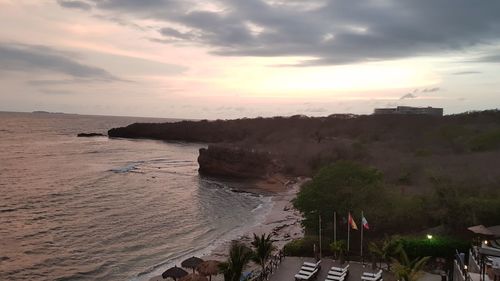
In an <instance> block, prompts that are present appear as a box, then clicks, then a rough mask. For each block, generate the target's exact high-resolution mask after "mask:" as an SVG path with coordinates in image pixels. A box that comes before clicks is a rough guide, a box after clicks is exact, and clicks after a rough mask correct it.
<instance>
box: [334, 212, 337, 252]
mask: <svg viewBox="0 0 500 281" xmlns="http://www.w3.org/2000/svg"><path fill="white" fill-rule="evenodd" d="M333 242H334V243H335V244H337V212H335V211H333Z"/></svg>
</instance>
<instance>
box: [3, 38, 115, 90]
mask: <svg viewBox="0 0 500 281" xmlns="http://www.w3.org/2000/svg"><path fill="white" fill-rule="evenodd" d="M74 57H75V55H74V54H72V53H68V52H64V51H59V50H56V49H52V48H49V47H46V46H37V45H25V44H7V43H0V68H1V70H3V71H14V72H38V71H44V72H45V71H49V72H53V73H59V74H65V75H68V76H70V77H72V78H75V79H80V80H82V79H84V80H100V81H116V80H119V79H118V78H117V77H115V76H113V75H112V74H111V73H109V72H107V71H106V70H104V69H102V68H98V67H94V66H90V65H85V64H82V63H80V62H78V61H77V60H75V59H74Z"/></svg>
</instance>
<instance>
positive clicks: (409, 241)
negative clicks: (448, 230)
mask: <svg viewBox="0 0 500 281" xmlns="http://www.w3.org/2000/svg"><path fill="white" fill-rule="evenodd" d="M399 242H400V243H401V245H402V247H403V249H404V250H405V252H406V253H407V254H408V256H409V257H410V258H412V259H413V258H417V257H424V256H430V257H442V258H453V256H454V255H455V252H456V250H458V251H459V252H467V250H468V249H469V248H470V246H471V245H470V241H465V240H459V239H455V238H450V237H446V236H434V237H432V238H431V239H428V238H427V237H422V238H417V237H403V238H401V239H400V240H399Z"/></svg>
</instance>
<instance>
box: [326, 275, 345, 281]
mask: <svg viewBox="0 0 500 281" xmlns="http://www.w3.org/2000/svg"><path fill="white" fill-rule="evenodd" d="M345 277H346V274H342V275H340V276H337V275H328V276H326V279H325V281H344V279H345Z"/></svg>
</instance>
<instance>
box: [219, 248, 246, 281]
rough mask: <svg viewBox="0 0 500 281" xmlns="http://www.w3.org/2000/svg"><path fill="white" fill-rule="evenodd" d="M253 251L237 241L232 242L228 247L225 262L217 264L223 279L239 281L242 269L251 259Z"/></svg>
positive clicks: (225, 280)
mask: <svg viewBox="0 0 500 281" xmlns="http://www.w3.org/2000/svg"><path fill="white" fill-rule="evenodd" d="M252 256H253V253H252V250H251V249H250V248H248V247H247V246H245V245H243V244H241V243H239V242H236V241H235V242H233V243H232V244H231V248H230V249H229V257H228V259H227V261H226V262H223V263H221V264H220V265H219V268H220V270H221V272H222V273H223V274H224V281H240V277H241V274H242V273H243V269H244V268H245V266H246V265H247V264H248V262H249V261H250V260H251V259H252Z"/></svg>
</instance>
